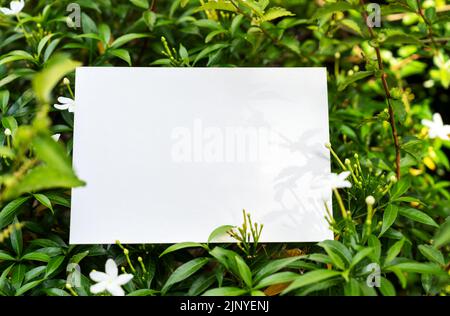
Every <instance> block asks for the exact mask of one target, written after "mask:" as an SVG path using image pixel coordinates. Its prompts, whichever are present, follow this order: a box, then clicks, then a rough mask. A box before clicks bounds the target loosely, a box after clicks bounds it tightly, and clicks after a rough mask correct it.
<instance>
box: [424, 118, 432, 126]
mask: <svg viewBox="0 0 450 316" xmlns="http://www.w3.org/2000/svg"><path fill="white" fill-rule="evenodd" d="M422 125H424V126H426V127H431V126H433V122H432V121H430V120H426V119H423V120H422Z"/></svg>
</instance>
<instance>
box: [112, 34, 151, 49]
mask: <svg viewBox="0 0 450 316" xmlns="http://www.w3.org/2000/svg"><path fill="white" fill-rule="evenodd" d="M143 37H148V35H147V34H139V33H130V34H125V35H122V36H120V37H118V38H117V39H116V40H115V41H114V42H113V43H112V44H111V47H112V48H119V47H121V46H123V45H125V44H126V43H128V42H131V41H132V40H135V39H138V38H143Z"/></svg>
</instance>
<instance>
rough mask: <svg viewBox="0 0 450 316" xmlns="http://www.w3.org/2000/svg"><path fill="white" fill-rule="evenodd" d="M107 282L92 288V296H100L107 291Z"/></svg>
mask: <svg viewBox="0 0 450 316" xmlns="http://www.w3.org/2000/svg"><path fill="white" fill-rule="evenodd" d="M106 285H107V283H106V282H100V283H97V284H94V285H92V286H91V288H90V290H91V293H92V294H98V293H101V292H104V291H105V290H106Z"/></svg>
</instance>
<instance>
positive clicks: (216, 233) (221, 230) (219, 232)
mask: <svg viewBox="0 0 450 316" xmlns="http://www.w3.org/2000/svg"><path fill="white" fill-rule="evenodd" d="M235 227H236V226H232V225H223V226H220V227H217V228H216V229H214V230H213V232H212V233H211V234H210V235H209V237H208V244H209V243H211V242H212V241H214V240H215V239H218V238H221V237H223V236H226V235H227V233H228V232H229V231H230V230H232V229H233V228H235Z"/></svg>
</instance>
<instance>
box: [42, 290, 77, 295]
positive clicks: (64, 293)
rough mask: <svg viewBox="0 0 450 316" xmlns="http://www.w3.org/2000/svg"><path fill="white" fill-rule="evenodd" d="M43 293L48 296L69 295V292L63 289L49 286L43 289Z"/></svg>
mask: <svg viewBox="0 0 450 316" xmlns="http://www.w3.org/2000/svg"><path fill="white" fill-rule="evenodd" d="M43 291H44V292H45V294H47V295H48V296H71V295H70V294H69V293H67V292H66V291H64V290H61V289H58V288H50V289H44V290H43Z"/></svg>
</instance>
